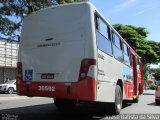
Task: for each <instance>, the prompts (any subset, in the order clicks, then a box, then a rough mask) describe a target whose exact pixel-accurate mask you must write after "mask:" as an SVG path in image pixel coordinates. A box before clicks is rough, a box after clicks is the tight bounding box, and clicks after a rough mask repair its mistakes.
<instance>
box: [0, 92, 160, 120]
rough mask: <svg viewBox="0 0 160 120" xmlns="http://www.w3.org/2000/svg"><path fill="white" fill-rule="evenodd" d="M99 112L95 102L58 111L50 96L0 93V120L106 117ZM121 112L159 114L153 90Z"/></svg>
mask: <svg viewBox="0 0 160 120" xmlns="http://www.w3.org/2000/svg"><path fill="white" fill-rule="evenodd" d="M101 113H102V108H101V107H100V106H98V105H97V104H86V103H84V104H78V105H77V107H76V108H75V109H74V110H72V111H59V110H57V109H56V107H55V106H54V104H53V99H52V98H41V97H33V98H28V97H25V96H21V97H19V96H17V95H16V94H13V95H9V94H0V120H1V119H2V120H7V118H10V119H11V118H12V119H13V118H14V120H61V119H63V120H66V119H68V120H82V119H83V120H105V119H108V118H107V117H104V116H102V114H101ZM121 114H122V115H123V114H128V115H129V114H160V106H158V105H156V104H155V102H154V91H151V90H147V91H145V93H144V95H141V96H140V101H139V103H134V104H132V103H128V104H127V105H126V106H124V108H123V109H122V112H121ZM157 117H158V116H157ZM159 118H160V115H159ZM159 118H157V119H159Z"/></svg>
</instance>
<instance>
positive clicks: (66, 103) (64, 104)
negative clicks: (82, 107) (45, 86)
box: [54, 98, 77, 110]
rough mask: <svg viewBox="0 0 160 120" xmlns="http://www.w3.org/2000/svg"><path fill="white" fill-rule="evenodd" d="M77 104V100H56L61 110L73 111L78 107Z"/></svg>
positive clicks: (55, 102)
mask: <svg viewBox="0 0 160 120" xmlns="http://www.w3.org/2000/svg"><path fill="white" fill-rule="evenodd" d="M76 103H77V101H76V100H68V99H60V98H54V104H55V106H56V107H57V108H58V109H60V110H64V109H73V108H74V107H75V106H76Z"/></svg>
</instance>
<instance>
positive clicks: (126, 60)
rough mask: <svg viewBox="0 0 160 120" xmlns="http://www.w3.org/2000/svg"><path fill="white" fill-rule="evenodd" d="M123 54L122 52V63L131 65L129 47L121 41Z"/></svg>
mask: <svg viewBox="0 0 160 120" xmlns="http://www.w3.org/2000/svg"><path fill="white" fill-rule="evenodd" d="M123 54H124V63H125V64H127V65H131V62H130V57H129V56H130V52H129V48H128V46H127V45H126V43H124V42H123Z"/></svg>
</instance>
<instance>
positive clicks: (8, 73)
mask: <svg viewBox="0 0 160 120" xmlns="http://www.w3.org/2000/svg"><path fill="white" fill-rule="evenodd" d="M18 49H19V44H18V42H17V41H13V40H12V41H11V40H6V39H0V83H4V82H6V81H8V80H9V79H10V80H11V79H15V78H16V73H17V72H16V71H17V69H16V66H17V65H16V64H17V59H18Z"/></svg>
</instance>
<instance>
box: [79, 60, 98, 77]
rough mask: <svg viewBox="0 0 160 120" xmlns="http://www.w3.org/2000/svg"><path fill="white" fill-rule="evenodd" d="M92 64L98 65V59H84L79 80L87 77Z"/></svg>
mask: <svg viewBox="0 0 160 120" xmlns="http://www.w3.org/2000/svg"><path fill="white" fill-rule="evenodd" d="M91 65H96V59H83V60H82V62H81V67H80V73H79V80H82V79H85V78H86V77H87V74H88V71H89V67H90V66H91Z"/></svg>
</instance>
